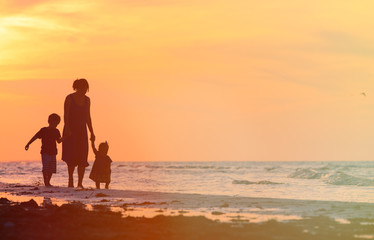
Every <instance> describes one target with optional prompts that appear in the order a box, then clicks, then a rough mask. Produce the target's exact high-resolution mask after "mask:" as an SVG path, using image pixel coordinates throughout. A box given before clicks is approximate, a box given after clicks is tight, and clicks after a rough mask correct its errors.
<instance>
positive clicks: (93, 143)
mask: <svg viewBox="0 0 374 240" xmlns="http://www.w3.org/2000/svg"><path fill="white" fill-rule="evenodd" d="M91 146H92V150H93V152H94V153H95V155H96V154H98V151H97V150H96V148H95V141H91Z"/></svg>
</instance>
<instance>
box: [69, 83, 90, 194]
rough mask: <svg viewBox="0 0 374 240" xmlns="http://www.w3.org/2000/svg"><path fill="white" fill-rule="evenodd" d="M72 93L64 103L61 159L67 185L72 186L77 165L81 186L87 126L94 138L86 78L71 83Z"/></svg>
mask: <svg viewBox="0 0 374 240" xmlns="http://www.w3.org/2000/svg"><path fill="white" fill-rule="evenodd" d="M73 89H74V90H75V92H74V93H72V94H69V95H68V96H67V97H66V99H65V104H64V121H65V126H64V132H63V138H64V141H63V143H62V160H64V161H65V162H66V164H67V166H68V172H69V183H68V186H69V187H74V181H73V173H74V169H75V167H76V166H78V187H80V188H83V185H82V182H83V177H84V172H85V169H86V167H87V166H88V162H87V157H88V137H87V127H88V129H89V130H90V132H91V140H95V134H94V131H93V128H92V122H91V113H90V105H91V102H90V98H89V97H87V96H86V93H87V91H88V89H89V85H88V82H87V80H86V79H77V80H75V81H74V83H73Z"/></svg>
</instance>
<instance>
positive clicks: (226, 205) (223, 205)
mask: <svg viewBox="0 0 374 240" xmlns="http://www.w3.org/2000/svg"><path fill="white" fill-rule="evenodd" d="M219 207H222V208H223V207H229V204H228V203H224V204H222V205H221V206H219Z"/></svg>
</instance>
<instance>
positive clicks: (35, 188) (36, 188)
mask: <svg viewBox="0 0 374 240" xmlns="http://www.w3.org/2000/svg"><path fill="white" fill-rule="evenodd" d="M31 190H39V188H38V187H34V188H32V189H31Z"/></svg>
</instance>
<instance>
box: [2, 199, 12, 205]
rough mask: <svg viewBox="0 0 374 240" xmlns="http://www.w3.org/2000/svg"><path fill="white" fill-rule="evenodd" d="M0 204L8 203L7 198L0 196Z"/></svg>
mask: <svg viewBox="0 0 374 240" xmlns="http://www.w3.org/2000/svg"><path fill="white" fill-rule="evenodd" d="M0 204H10V201H9V200H8V198H0Z"/></svg>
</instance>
